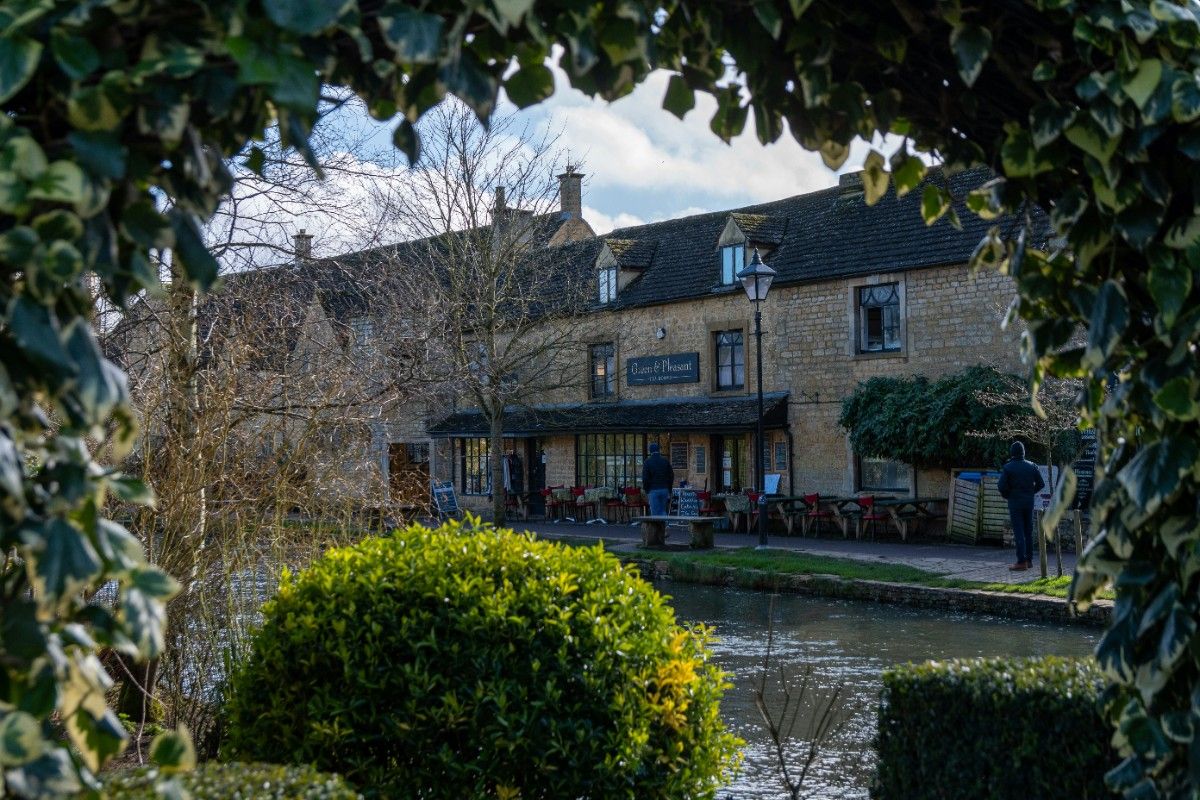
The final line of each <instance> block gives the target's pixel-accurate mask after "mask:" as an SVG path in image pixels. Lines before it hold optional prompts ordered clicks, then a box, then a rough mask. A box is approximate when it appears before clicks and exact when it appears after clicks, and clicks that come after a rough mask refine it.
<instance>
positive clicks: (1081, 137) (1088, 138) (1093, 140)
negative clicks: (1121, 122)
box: [1063, 119, 1121, 164]
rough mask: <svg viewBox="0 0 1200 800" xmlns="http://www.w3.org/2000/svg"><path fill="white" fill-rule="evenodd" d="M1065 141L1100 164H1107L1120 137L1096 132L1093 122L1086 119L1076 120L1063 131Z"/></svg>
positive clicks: (1119, 141) (1115, 149)
mask: <svg viewBox="0 0 1200 800" xmlns="http://www.w3.org/2000/svg"><path fill="white" fill-rule="evenodd" d="M1063 135H1064V136H1066V137H1067V141H1068V142H1070V143H1071V144H1073V145H1075V146H1076V147H1078V148H1079V149H1080V150H1082V151H1083V152H1085V153H1087V154H1088V155H1090V156H1091V157H1092V158H1094V159H1096V160H1097V161H1099V162H1100V163H1101V164H1107V163H1108V162H1109V160H1110V159H1111V158H1112V157H1113V153H1115V152H1116V151H1117V146H1118V145H1119V144H1120V143H1121V140H1120V139H1117V138H1114V137H1111V136H1105V135H1102V134H1101V133H1099V132H1097V130H1096V127H1095V124H1094V123H1091V122H1088V121H1087V120H1086V119H1084V120H1080V121H1078V122H1076V123H1075V124H1074V125H1072V126H1071V127H1069V128H1067V129H1066V131H1064V133H1063Z"/></svg>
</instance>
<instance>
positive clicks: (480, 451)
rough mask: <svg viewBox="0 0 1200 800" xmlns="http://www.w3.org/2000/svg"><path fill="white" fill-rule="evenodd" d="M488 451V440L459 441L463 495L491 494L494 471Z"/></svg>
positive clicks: (460, 484)
mask: <svg viewBox="0 0 1200 800" xmlns="http://www.w3.org/2000/svg"><path fill="white" fill-rule="evenodd" d="M488 449H489V448H488V440H487V439H459V440H458V454H459V466H460V468H461V473H460V476H461V481H460V483H459V486H460V489H461V490H462V493H463V494H491V491H492V469H491V464H490V459H489V458H488Z"/></svg>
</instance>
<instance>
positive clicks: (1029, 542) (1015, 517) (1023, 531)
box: [1008, 506, 1033, 563]
mask: <svg viewBox="0 0 1200 800" xmlns="http://www.w3.org/2000/svg"><path fill="white" fill-rule="evenodd" d="M1008 518H1009V520H1010V521H1011V522H1012V529H1013V539H1015V540H1016V542H1017V561H1025V562H1030V563H1032V562H1033V509H1032V508H1015V507H1013V506H1009V507H1008Z"/></svg>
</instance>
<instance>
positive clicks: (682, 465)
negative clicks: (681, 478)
mask: <svg viewBox="0 0 1200 800" xmlns="http://www.w3.org/2000/svg"><path fill="white" fill-rule="evenodd" d="M687 468H688V443H687V442H671V469H687Z"/></svg>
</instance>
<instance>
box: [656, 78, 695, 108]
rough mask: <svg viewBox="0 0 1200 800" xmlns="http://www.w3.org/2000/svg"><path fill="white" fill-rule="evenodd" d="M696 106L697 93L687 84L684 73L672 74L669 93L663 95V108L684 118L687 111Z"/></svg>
mask: <svg viewBox="0 0 1200 800" xmlns="http://www.w3.org/2000/svg"><path fill="white" fill-rule="evenodd" d="M695 107H696V93H695V92H693V91H692V87H690V86H688V85H687V81H686V80H684V78H683V76H682V75H672V76H671V79H670V80H669V81H667V94H666V96H664V97H663V108H665V109H666V110H667V111H670V112H671V113H672V114H674V115H675V116H677V117H679V118H680V119H683V118H684V116H685V115H686V114H687V112H689V111H691V110H692V109H693V108H695Z"/></svg>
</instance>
